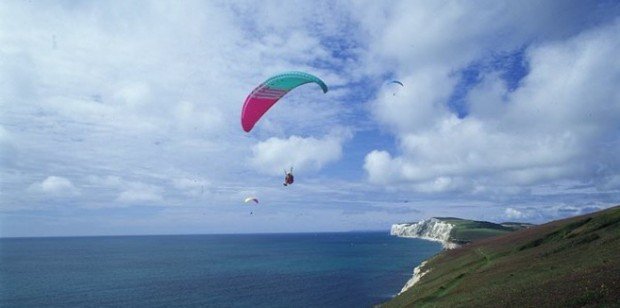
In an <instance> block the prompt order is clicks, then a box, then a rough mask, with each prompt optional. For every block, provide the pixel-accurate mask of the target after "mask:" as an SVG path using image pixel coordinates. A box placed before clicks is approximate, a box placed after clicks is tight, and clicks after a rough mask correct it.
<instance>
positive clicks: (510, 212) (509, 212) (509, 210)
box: [504, 207, 527, 219]
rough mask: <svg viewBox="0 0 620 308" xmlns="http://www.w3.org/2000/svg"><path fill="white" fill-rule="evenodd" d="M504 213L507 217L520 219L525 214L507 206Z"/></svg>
mask: <svg viewBox="0 0 620 308" xmlns="http://www.w3.org/2000/svg"><path fill="white" fill-rule="evenodd" d="M504 214H505V216H506V218H508V219H522V218H524V217H526V216H527V215H526V214H525V213H523V212H521V211H519V210H517V209H513V208H511V207H509V208H507V209H506V210H505V211H504Z"/></svg>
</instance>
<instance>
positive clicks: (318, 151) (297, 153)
mask: <svg viewBox="0 0 620 308" xmlns="http://www.w3.org/2000/svg"><path fill="white" fill-rule="evenodd" d="M350 137H351V135H350V133H348V132H334V133H332V134H329V135H327V136H325V137H323V138H321V139H317V138H314V137H307V138H303V137H299V136H291V137H289V138H287V139H280V138H275V137H272V138H269V139H267V140H265V141H262V142H259V143H257V144H256V145H254V146H253V147H252V154H253V156H252V158H251V159H250V163H251V165H252V166H253V167H254V168H256V169H257V170H259V171H261V172H264V173H267V174H272V175H280V174H282V169H283V168H285V169H288V167H289V166H292V167H294V168H295V169H297V170H306V171H318V170H320V169H321V168H323V167H324V166H325V165H326V164H329V163H332V162H335V161H337V160H339V159H340V158H341V157H342V143H343V142H345V141H346V140H348V139H349V138H350Z"/></svg>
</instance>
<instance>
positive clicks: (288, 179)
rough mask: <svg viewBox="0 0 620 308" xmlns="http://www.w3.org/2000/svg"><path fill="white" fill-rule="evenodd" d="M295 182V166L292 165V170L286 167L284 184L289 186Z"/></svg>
mask: <svg viewBox="0 0 620 308" xmlns="http://www.w3.org/2000/svg"><path fill="white" fill-rule="evenodd" d="M293 182H295V177H294V176H293V167H291V171H289V172H286V169H284V184H282V185H284V186H289V185H292V184H293Z"/></svg>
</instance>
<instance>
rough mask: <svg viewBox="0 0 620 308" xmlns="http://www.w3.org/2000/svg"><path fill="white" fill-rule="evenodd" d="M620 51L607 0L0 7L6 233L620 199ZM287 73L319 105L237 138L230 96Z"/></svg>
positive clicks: (543, 208)
mask: <svg viewBox="0 0 620 308" xmlns="http://www.w3.org/2000/svg"><path fill="white" fill-rule="evenodd" d="M618 55H620V4H619V3H618V2H617V1H529V0H528V1H505V2H501V1H284V2H282V1H260V2H258V1H183V2H178V1H87V2H85V1H43V2H41V1H1V2H0V236H2V237H12V236H72V235H122V234H201V233H255V232H319V231H356V230H387V229H389V227H390V225H391V224H393V223H399V222H408V221H417V220H420V219H425V218H429V217H433V216H456V217H461V218H469V219H477V220H489V221H496V222H501V221H526V222H533V223H541V222H545V221H549V220H553V219H558V218H563V217H569V216H574V215H578V214H583V213H587V212H591V211H596V210H599V209H603V208H606V207H609V206H613V205H617V204H620V155H618V153H620V137H619V136H620V86H619V85H620V57H619V56H618ZM285 71H305V72H308V73H311V74H313V75H315V76H317V77H319V78H321V79H322V80H323V81H325V83H326V84H327V85H328V87H329V89H330V90H329V92H327V93H326V94H323V93H322V91H321V90H320V88H319V87H318V86H317V85H316V84H307V85H304V86H301V87H299V88H297V89H295V90H293V91H291V92H290V93H288V95H287V96H285V97H284V98H283V99H282V100H280V101H279V102H278V103H277V104H276V106H274V107H273V108H272V109H271V110H270V111H269V112H268V113H267V114H266V115H265V117H263V118H262V119H261V120H260V121H259V122H258V124H257V125H256V127H255V128H254V129H253V130H252V131H251V132H250V133H245V132H244V131H243V130H242V129H241V125H240V112H241V107H242V105H243V102H244V100H245V98H246V96H247V95H248V94H249V93H250V92H251V91H252V89H254V87H256V86H257V85H258V84H260V83H261V82H263V81H264V80H266V79H267V78H269V77H270V76H272V75H274V74H277V73H280V72H285ZM391 80H399V81H401V82H402V83H403V84H404V86H403V87H396V88H395V87H394V84H390V83H389V82H390V81H391ZM291 166H292V167H294V171H295V183H294V184H293V185H291V186H290V187H284V186H283V185H282V181H283V169H285V168H289V167H291ZM248 196H252V197H256V198H258V199H259V200H260V203H259V205H256V206H250V205H247V204H245V203H244V202H243V200H244V199H245V198H246V197H248Z"/></svg>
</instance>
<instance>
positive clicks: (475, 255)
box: [383, 206, 620, 307]
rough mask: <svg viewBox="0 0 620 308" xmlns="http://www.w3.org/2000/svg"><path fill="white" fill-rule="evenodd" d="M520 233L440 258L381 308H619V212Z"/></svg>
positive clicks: (425, 266)
mask: <svg viewBox="0 0 620 308" xmlns="http://www.w3.org/2000/svg"><path fill="white" fill-rule="evenodd" d="M450 222H451V223H452V221H450ZM461 222H462V223H467V224H469V225H471V221H470V222H467V221H464V220H463V221H461ZM453 224H454V225H456V226H455V227H454V228H453V230H452V233H453V234H455V233H456V235H455V236H456V237H457V238H459V237H458V236H461V235H459V232H458V228H459V225H458V224H459V222H458V221H455V222H453ZM477 225H478V226H480V225H481V224H477ZM504 227H505V226H504ZM525 227H526V228H524V229H521V230H518V231H513V232H507V233H505V234H504V235H501V236H496V237H492V238H490V237H488V238H486V239H481V240H474V241H472V242H471V243H470V244H468V245H464V246H463V247H461V248H459V249H455V250H444V251H442V252H441V253H439V254H438V255H436V256H435V257H433V258H432V259H430V260H428V262H427V263H424V264H423V265H420V266H419V267H418V268H417V269H416V270H415V271H414V277H413V278H412V279H411V280H410V282H409V283H408V284H407V287H410V288H405V289H404V290H403V291H402V292H401V294H400V295H399V296H397V297H395V298H393V299H392V300H391V301H390V302H388V303H386V304H385V305H383V307H417V306H433V307H463V306H467V307H497V306H501V307H599V306H605V307H607V306H609V307H620V287H618V286H619V285H620V284H619V282H620V258H618V252H620V206H617V207H613V208H609V209H606V210H603V211H600V212H596V213H590V214H586V215H583V216H578V217H573V218H568V219H563V220H558V221H553V222H550V223H547V224H544V225H540V226H525ZM470 230H471V229H470ZM465 231H466V230H465ZM478 233H482V232H478ZM461 234H465V232H461ZM476 236H478V235H476ZM524 295H526V296H524Z"/></svg>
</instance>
